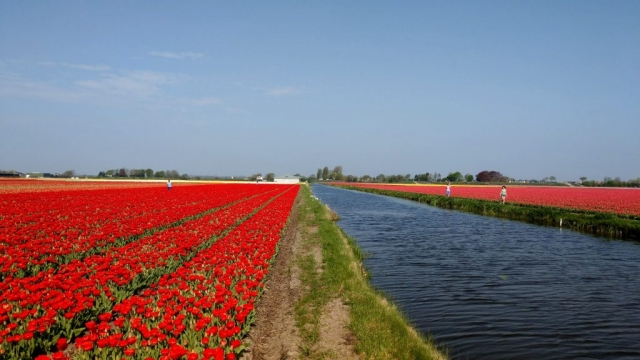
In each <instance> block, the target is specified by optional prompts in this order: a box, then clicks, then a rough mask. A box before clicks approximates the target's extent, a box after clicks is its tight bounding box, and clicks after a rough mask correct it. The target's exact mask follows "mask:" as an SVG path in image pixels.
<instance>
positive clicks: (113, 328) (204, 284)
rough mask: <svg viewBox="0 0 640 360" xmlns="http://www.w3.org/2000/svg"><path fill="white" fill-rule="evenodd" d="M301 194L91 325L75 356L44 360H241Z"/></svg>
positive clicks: (271, 207) (289, 195)
mask: <svg viewBox="0 0 640 360" xmlns="http://www.w3.org/2000/svg"><path fill="white" fill-rule="evenodd" d="M297 189H298V188H297V187H295V188H292V189H291V190H290V191H288V192H286V193H285V194H284V195H282V196H280V197H278V198H277V199H275V200H274V201H272V202H271V203H269V204H268V205H267V206H266V207H265V208H263V209H262V210H260V211H259V212H258V213H256V214H255V215H254V216H253V217H251V218H250V219H248V220H247V221H245V222H244V223H242V224H241V225H240V226H238V227H236V228H235V229H234V230H233V231H231V232H230V233H229V234H227V235H226V236H225V237H224V238H222V239H220V240H218V241H217V242H216V243H214V244H213V245H212V246H211V247H209V248H207V249H205V250H203V251H201V252H200V253H198V255H197V256H196V257H194V258H193V259H192V260H191V261H189V262H187V263H185V264H184V265H183V266H181V267H180V268H179V269H177V270H176V271H175V272H173V273H171V274H167V275H165V276H163V277H162V278H160V280H159V281H158V282H157V283H154V284H152V285H151V286H150V287H149V288H148V289H145V290H144V291H142V292H141V293H140V294H139V295H135V296H131V297H129V298H127V299H125V300H124V301H122V302H120V303H119V304H118V305H116V306H115V307H114V308H113V310H112V311H110V312H105V313H103V314H100V315H99V316H98V321H89V322H87V323H86V328H87V332H86V333H85V335H84V336H81V337H78V338H77V339H76V341H75V349H74V350H73V351H69V350H67V351H64V350H65V349H66V348H67V342H66V341H62V342H61V345H60V346H59V347H58V352H55V353H53V354H51V356H46V355H44V356H40V357H38V358H37V359H38V360H44V359H65V358H70V357H71V358H77V359H120V358H132V359H160V360H169V359H174V360H176V359H183V358H186V359H189V360H197V359H227V360H231V359H235V358H236V357H237V355H238V354H239V353H240V352H241V351H242V349H243V348H244V346H245V345H244V344H243V341H242V338H243V336H244V335H245V334H246V333H247V331H248V330H249V326H250V325H251V320H252V317H253V314H254V303H255V301H256V299H257V297H258V296H259V294H260V293H261V291H262V288H263V287H264V283H263V281H264V279H265V276H266V274H267V273H268V269H269V265H270V263H271V261H272V259H273V257H274V255H275V253H276V248H277V243H278V241H279V239H280V236H281V233H282V230H283V228H284V226H285V224H286V222H287V219H288V217H289V214H290V211H291V207H292V205H293V202H294V200H295V196H296V194H297Z"/></svg>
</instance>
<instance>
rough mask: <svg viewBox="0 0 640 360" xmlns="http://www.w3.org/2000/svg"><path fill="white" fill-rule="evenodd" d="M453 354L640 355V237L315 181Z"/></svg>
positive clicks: (385, 282)
mask: <svg viewBox="0 0 640 360" xmlns="http://www.w3.org/2000/svg"><path fill="white" fill-rule="evenodd" d="M313 193H314V195H315V196H317V197H318V198H319V199H320V200H321V201H322V202H323V203H325V204H328V205H329V206H330V208H331V209H332V210H333V211H335V212H336V213H338V214H339V215H340V216H341V220H340V221H339V223H338V224H339V225H340V227H342V228H343V229H344V231H345V232H346V233H347V234H348V235H349V236H351V237H352V238H354V239H355V240H356V241H357V243H358V244H359V246H360V247H361V248H362V250H363V251H364V252H365V253H367V254H368V255H369V257H368V258H367V259H366V260H365V266H366V267H367V269H368V271H369V272H370V273H371V275H372V284H373V285H374V286H375V287H376V288H378V289H381V290H383V291H384V292H385V293H386V295H387V296H388V297H389V298H391V299H393V300H394V301H395V302H396V303H397V304H398V305H399V307H400V308H401V309H402V310H403V312H404V313H405V314H406V315H407V317H408V318H409V319H410V320H411V321H412V323H413V324H414V325H415V326H416V327H417V328H418V329H419V330H420V331H421V332H423V333H424V334H431V335H432V336H433V337H434V338H435V340H436V342H437V343H439V344H442V345H445V346H446V347H447V348H448V349H449V355H450V357H451V358H452V359H640V244H638V243H635V242H627V241H612V240H608V239H604V238H597V237H593V236H589V235H584V234H579V233H575V232H572V231H568V230H561V229H559V228H551V227H542V226H537V225H531V224H526V223H521V222H516V221H510V220H504V219H498V218H492V217H485V216H479V215H474V214H468V213H464V212H458V211H451V210H444V209H439V208H435V207H431V206H428V205H424V204H420V203H416V202H412V201H408V200H401V199H397V198H393V197H386V196H381V195H374V194H368V193H363V192H357V191H352V190H344V189H338V188H333V187H329V186H324V185H314V186H313Z"/></svg>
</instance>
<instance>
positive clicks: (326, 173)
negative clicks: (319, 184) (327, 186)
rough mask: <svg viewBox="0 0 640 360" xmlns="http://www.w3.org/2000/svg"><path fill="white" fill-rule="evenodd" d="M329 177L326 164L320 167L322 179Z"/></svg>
mask: <svg viewBox="0 0 640 360" xmlns="http://www.w3.org/2000/svg"><path fill="white" fill-rule="evenodd" d="M328 178H329V168H328V167H327V166H325V167H324V169H322V180H327V179H328Z"/></svg>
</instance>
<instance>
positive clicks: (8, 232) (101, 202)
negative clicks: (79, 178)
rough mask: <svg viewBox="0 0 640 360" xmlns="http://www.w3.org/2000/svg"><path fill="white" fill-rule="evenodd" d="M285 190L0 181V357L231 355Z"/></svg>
mask: <svg viewBox="0 0 640 360" xmlns="http://www.w3.org/2000/svg"><path fill="white" fill-rule="evenodd" d="M298 188H299V187H298V186H297V185H275V184H274V185H270V184H269V185H267V184H260V185H257V184H193V185H186V184H176V185H174V187H173V189H172V190H170V191H169V190H167V188H166V186H165V185H164V184H159V183H125V182H61V181H42V180H26V181H18V180H0V205H1V207H2V210H1V212H0V224H2V225H1V227H0V259H1V260H0V294H1V295H0V358H36V359H68V358H73V359H115V358H131V359H147V358H149V359H235V358H236V356H237V354H238V353H239V352H240V351H242V349H243V348H244V345H243V336H244V335H246V333H247V332H248V329H249V326H250V324H251V321H252V317H253V314H254V311H253V309H254V302H255V301H256V300H257V298H258V296H259V295H260V293H261V290H262V288H263V286H264V280H265V276H266V275H267V273H268V271H269V265H270V263H271V261H272V259H273V258H274V256H275V254H276V250H277V244H278V241H279V240H280V237H281V234H282V232H283V229H284V227H285V225H286V223H287V220H288V218H289V214H290V212H291V208H292V206H293V202H294V200H295V198H296V195H297V193H298Z"/></svg>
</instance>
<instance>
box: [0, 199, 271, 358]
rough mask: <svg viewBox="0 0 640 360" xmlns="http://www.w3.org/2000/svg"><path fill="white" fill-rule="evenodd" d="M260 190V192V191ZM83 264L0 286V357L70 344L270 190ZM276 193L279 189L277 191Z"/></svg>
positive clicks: (240, 217)
mask: <svg viewBox="0 0 640 360" xmlns="http://www.w3.org/2000/svg"><path fill="white" fill-rule="evenodd" d="M264 189H266V187H264ZM269 190H270V191H263V192H264V193H263V194H262V195H258V196H255V197H253V198H251V199H249V200H245V201H241V202H238V203H236V204H235V205H233V206H230V207H228V208H225V209H223V210H220V211H216V212H213V213H210V214H208V215H205V216H203V217H201V218H198V219H196V220H192V221H188V222H185V223H184V224H182V225H180V226H177V227H173V228H170V229H167V230H165V231H160V232H157V233H155V234H153V235H151V236H147V237H144V238H142V239H140V240H138V241H135V242H132V243H129V244H127V245H125V246H123V247H117V248H115V247H114V248H111V249H109V251H106V252H104V253H102V254H97V255H92V256H89V257H87V258H84V259H83V261H72V262H71V263H69V264H66V265H63V266H61V267H60V268H58V269H57V271H54V270H53V269H50V270H48V271H44V272H41V273H39V274H37V275H36V276H33V277H26V278H6V279H5V280H4V281H3V282H2V283H0V292H1V293H3V294H6V296H3V297H2V299H0V326H1V327H0V353H1V352H2V351H4V352H7V353H9V354H12V355H13V356H17V355H18V354H24V353H33V352H38V351H48V350H50V349H52V348H53V347H54V346H57V341H58V339H59V338H60V337H62V338H66V339H69V338H73V337H74V336H77V335H78V334H79V333H80V332H81V331H83V328H82V325H83V324H84V323H85V322H86V321H87V320H89V319H93V318H95V317H96V315H97V314H98V313H101V312H105V311H109V310H110V309H111V308H113V306H114V304H116V303H117V302H119V301H120V300H122V299H123V298H126V297H128V296H130V295H131V294H133V293H134V292H135V291H136V290H139V289H141V288H144V287H146V286H148V285H149V284H150V283H152V282H154V281H156V280H157V279H158V278H159V277H160V276H161V275H163V274H167V273H170V272H173V271H174V270H175V269H176V268H177V267H178V266H180V265H181V264H182V263H183V262H184V261H185V260H188V259H189V258H190V257H192V256H193V255H195V254H196V253H197V252H198V251H200V250H202V249H203V248H206V247H208V246H209V245H210V244H211V243H212V242H214V241H215V238H216V237H217V236H220V235H221V234H222V233H223V232H224V231H225V230H228V229H229V228H230V227H233V226H234V225H236V224H237V223H239V222H241V221H242V220H243V219H244V218H246V217H247V216H249V215H250V214H251V213H252V212H254V211H255V210H256V209H257V208H259V207H260V206H262V205H264V203H265V202H267V201H268V200H269V199H271V198H273V197H274V196H275V195H277V192H275V190H276V189H273V188H271V189H269ZM281 190H282V189H280V191H281Z"/></svg>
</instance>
